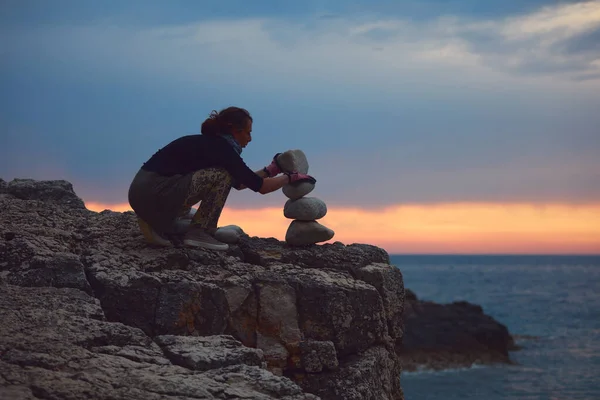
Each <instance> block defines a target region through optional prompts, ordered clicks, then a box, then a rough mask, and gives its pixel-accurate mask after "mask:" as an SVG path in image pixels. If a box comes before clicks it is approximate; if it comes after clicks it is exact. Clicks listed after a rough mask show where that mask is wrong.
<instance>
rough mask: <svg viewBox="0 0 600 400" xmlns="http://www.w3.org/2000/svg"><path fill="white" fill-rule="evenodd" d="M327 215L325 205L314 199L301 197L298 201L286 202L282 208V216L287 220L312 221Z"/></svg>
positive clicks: (321, 201)
mask: <svg viewBox="0 0 600 400" xmlns="http://www.w3.org/2000/svg"><path fill="white" fill-rule="evenodd" d="M325 214H327V205H326V204H325V202H324V201H323V200H321V199H317V198H316V197H302V198H300V199H298V200H288V201H287V202H286V203H285V206H284V207H283V215H284V216H285V217H286V218H289V219H297V220H300V221H314V220H317V219H321V218H323V217H324V216H325Z"/></svg>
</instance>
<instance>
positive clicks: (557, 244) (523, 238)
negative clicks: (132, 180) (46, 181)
mask: <svg viewBox="0 0 600 400" xmlns="http://www.w3.org/2000/svg"><path fill="white" fill-rule="evenodd" d="M86 206H87V208H88V209H90V210H93V211H102V210H105V209H110V210H113V211H130V210H131V209H130V207H129V205H128V204H126V203H125V204H100V203H95V202H86ZM319 222H322V223H323V224H324V225H326V226H328V227H330V228H331V229H333V230H334V231H335V232H336V235H335V237H334V238H333V241H340V242H343V243H345V244H350V243H368V244H373V245H376V246H380V247H382V248H384V249H385V250H387V251H388V252H389V253H391V254H401V253H423V254H435V253H442V254H599V253H600V203H599V204H595V203H594V204H587V205H567V204H496V203H457V204H428V205H418V204H415V205H398V206H393V207H388V208H385V209H379V210H366V209H359V208H343V207H339V208H338V207H330V208H329V210H328V213H327V215H326V216H325V217H324V218H323V219H321V220H319ZM289 223H290V220H289V219H287V218H285V217H284V216H283V211H282V209H281V208H262V209H247V210H243V209H231V208H225V209H224V210H223V213H222V215H221V219H220V220H219V225H220V226H223V225H229V224H235V225H239V226H240V227H242V229H244V231H245V232H246V233H248V234H249V235H251V236H260V237H275V238H277V239H280V240H283V239H284V237H285V231H286V229H287V227H288V225H289Z"/></svg>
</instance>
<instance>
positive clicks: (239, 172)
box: [142, 135, 263, 192]
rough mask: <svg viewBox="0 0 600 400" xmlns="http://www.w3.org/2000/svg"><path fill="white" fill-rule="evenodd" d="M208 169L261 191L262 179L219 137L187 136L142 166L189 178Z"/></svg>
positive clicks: (144, 168) (165, 173)
mask: <svg viewBox="0 0 600 400" xmlns="http://www.w3.org/2000/svg"><path fill="white" fill-rule="evenodd" d="M205 168H224V169H225V170H227V171H228V172H229V173H230V174H231V176H232V177H233V180H234V181H235V182H236V183H237V185H236V186H239V184H242V185H244V186H246V187H248V188H250V189H251V190H253V191H255V192H258V191H259V190H260V188H261V186H262V183H263V178H261V177H260V176H258V175H257V174H256V173H254V172H253V171H252V170H251V169H250V168H248V166H247V165H246V163H245V162H244V160H243V159H242V158H241V157H240V155H239V154H238V153H237V152H236V151H235V150H234V149H233V147H232V146H231V145H230V144H229V143H227V141H226V140H225V139H223V138H222V137H220V136H209V135H188V136H182V137H180V138H179V139H175V140H174V141H172V142H171V143H169V144H168V145H166V146H165V147H163V148H162V149H160V150H158V151H157V152H156V153H154V155H153V156H152V157H150V159H149V160H148V161H146V162H145V163H144V165H143V166H142V169H143V170H146V171H150V172H155V173H157V174H159V175H162V176H173V175H177V174H181V175H186V174H188V173H190V172H194V171H198V170H200V169H205Z"/></svg>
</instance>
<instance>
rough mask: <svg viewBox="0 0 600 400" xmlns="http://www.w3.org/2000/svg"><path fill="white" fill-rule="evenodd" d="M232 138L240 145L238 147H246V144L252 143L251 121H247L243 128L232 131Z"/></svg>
mask: <svg viewBox="0 0 600 400" xmlns="http://www.w3.org/2000/svg"><path fill="white" fill-rule="evenodd" d="M233 138H234V139H235V140H236V142H238V143H239V144H240V146H242V147H246V146H248V143H250V142H251V141H252V121H250V120H248V121H247V122H246V127H245V128H242V129H234V130H233Z"/></svg>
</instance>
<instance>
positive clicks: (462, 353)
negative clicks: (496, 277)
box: [399, 294, 514, 371]
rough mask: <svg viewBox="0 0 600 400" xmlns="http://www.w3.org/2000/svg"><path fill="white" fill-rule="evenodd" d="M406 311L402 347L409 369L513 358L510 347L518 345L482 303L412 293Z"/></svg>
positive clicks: (437, 367) (501, 361)
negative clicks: (439, 299)
mask: <svg viewBox="0 0 600 400" xmlns="http://www.w3.org/2000/svg"><path fill="white" fill-rule="evenodd" d="M413 295H414V294H413ZM404 315H405V316H404V318H405V330H404V337H403V339H402V343H401V344H400V350H399V351H400V352H401V354H402V362H403V364H404V368H406V369H407V370H409V371H414V370H415V369H417V368H418V367H419V366H425V367H427V368H430V369H438V370H439V369H447V368H458V367H469V366H471V365H472V364H474V363H480V364H490V363H499V362H500V363H510V362H511V361H510V359H509V355H508V350H509V349H512V348H514V340H513V338H512V336H511V335H510V334H509V332H508V329H507V328H506V326H504V325H502V324H500V323H499V322H497V321H496V320H494V319H493V318H492V317H490V316H488V315H485V314H484V313H483V310H482V308H481V307H480V306H478V305H475V304H470V303H468V302H464V301H459V302H454V303H451V304H436V303H433V302H429V301H420V300H417V299H416V296H414V300H413V296H408V297H407V299H406V303H405V310H404Z"/></svg>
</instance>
